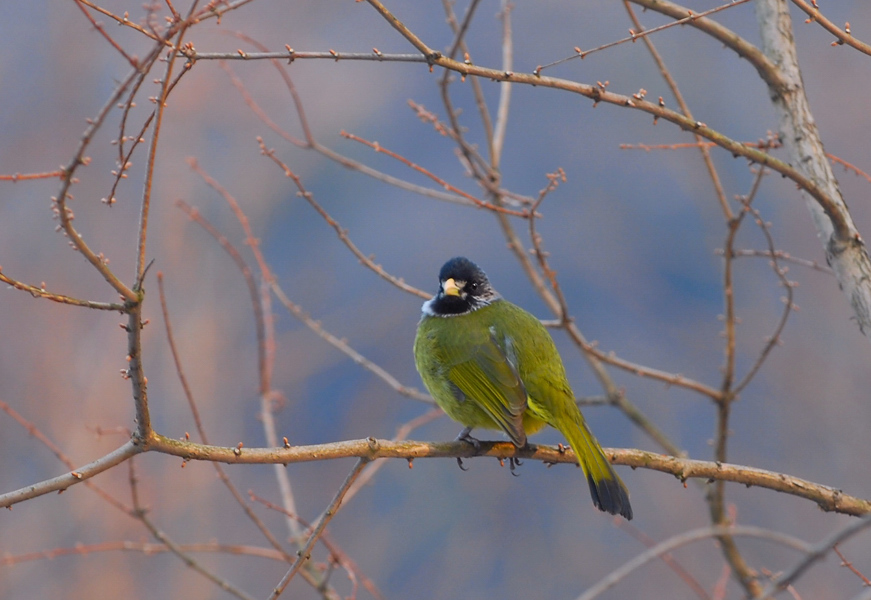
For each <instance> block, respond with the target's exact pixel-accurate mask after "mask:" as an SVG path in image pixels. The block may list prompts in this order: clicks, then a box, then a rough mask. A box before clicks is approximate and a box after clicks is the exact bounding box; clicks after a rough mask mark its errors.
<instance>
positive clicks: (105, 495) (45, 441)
mask: <svg viewBox="0 0 871 600" xmlns="http://www.w3.org/2000/svg"><path fill="white" fill-rule="evenodd" d="M0 410H2V411H3V412H5V413H6V414H7V415H9V416H10V417H12V418H13V419H14V420H15V421H16V422H17V423H18V424H19V425H21V426H22V427H23V428H24V429H26V430H27V433H28V434H30V435H31V436H33V437H34V438H35V439H36V440H38V441H39V442H40V443H41V444H42V445H43V446H45V447H46V448H48V449H49V450H50V451H51V452H52V454H54V455H55V456H56V457H57V458H58V460H59V461H61V462H62V463H63V464H65V465H66V467H67V468H68V469H69V470H70V471H76V465H75V463H73V461H72V460H71V459H70V457H69V456H67V455H66V453H65V452H64V451H63V450H61V448H60V446H58V445H57V444H55V443H54V442H53V441H52V440H51V439H50V438H49V437H48V436H47V435H45V434H44V433H43V432H42V430H40V429H39V427H37V426H36V424H35V423H33V422H32V421H29V420H28V419H26V418H24V415H22V414H21V413H19V412H18V411H17V410H15V409H14V408H12V407H11V406H9V405H8V404H7V403H6V402H4V401H2V400H0ZM127 436H128V437H129V436H130V432H129V431H128V432H127ZM76 472H79V471H76ZM82 483H84V485H85V487H87V488H90V489H91V490H93V491H94V492H96V493H97V495H98V496H100V498H102V499H103V500H105V501H106V502H108V503H109V504H111V505H112V506H114V507H115V508H117V509H118V510H120V511H121V512H123V513H125V514H127V515H130V516H133V509H132V508H131V507H129V506H127V505H126V504H124V503H123V502H121V501H120V500H118V499H117V498H115V497H114V496H112V495H111V494H110V493H109V492H107V491H105V490H104V489H103V488H101V487H100V486H98V485H97V484H96V483H94V482H93V481H91V480H90V479H84V480H83V481H82Z"/></svg>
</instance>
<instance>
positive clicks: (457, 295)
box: [423, 256, 499, 317]
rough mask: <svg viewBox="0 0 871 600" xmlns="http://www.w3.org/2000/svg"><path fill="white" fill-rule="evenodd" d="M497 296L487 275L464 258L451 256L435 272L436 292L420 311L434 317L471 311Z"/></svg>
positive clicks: (495, 298)
mask: <svg viewBox="0 0 871 600" xmlns="http://www.w3.org/2000/svg"><path fill="white" fill-rule="evenodd" d="M498 299H499V294H497V293H496V292H495V291H494V290H493V288H492V287H491V286H490V281H489V280H488V279H487V275H486V274H485V273H484V271H482V270H481V268H480V267H479V266H478V265H476V264H475V263H473V262H472V261H470V260H469V259H468V258H465V257H462V256H458V257H456V258H452V259H451V260H449V261H448V262H446V263H445V264H444V266H442V270H441V271H439V291H438V293H437V294H436V295H435V296H434V297H433V298H432V300H428V301H427V302H425V303H424V305H423V311H424V312H425V313H427V314H429V315H433V316H437V317H449V316H453V315H462V314H466V313H469V312H472V311H473V310H475V309H478V308H481V307H482V306H487V305H488V304H490V303H491V302H493V301H494V300H498Z"/></svg>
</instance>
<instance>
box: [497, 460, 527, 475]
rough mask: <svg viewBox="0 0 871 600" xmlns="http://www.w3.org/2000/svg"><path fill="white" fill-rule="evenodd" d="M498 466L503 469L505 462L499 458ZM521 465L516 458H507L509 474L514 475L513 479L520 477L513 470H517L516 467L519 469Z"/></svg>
mask: <svg viewBox="0 0 871 600" xmlns="http://www.w3.org/2000/svg"><path fill="white" fill-rule="evenodd" d="M499 464H500V465H502V466H503V467H504V466H505V460H504V459H502V458H500V459H499ZM522 464H523V463H522V462H521V461H520V459H519V458H517V457H516V456H509V457H508V469H509V470H510V471H511V474H512V475H514V476H515V477H520V473H518V472H517V471H516V470H515V469H517V467H519V466H520V465H522Z"/></svg>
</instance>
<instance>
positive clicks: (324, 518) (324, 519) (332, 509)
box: [269, 458, 369, 600]
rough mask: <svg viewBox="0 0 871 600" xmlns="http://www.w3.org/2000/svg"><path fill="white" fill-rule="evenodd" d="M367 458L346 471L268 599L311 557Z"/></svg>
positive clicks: (275, 596)
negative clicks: (346, 473) (306, 538)
mask: <svg viewBox="0 0 871 600" xmlns="http://www.w3.org/2000/svg"><path fill="white" fill-rule="evenodd" d="M368 462H369V461H368V459H366V458H360V459H359V460H358V461H357V463H356V464H355V465H354V468H353V469H351V472H350V473H348V476H347V477H346V478H345V481H344V482H343V483H342V485H341V487H339V491H338V492H336V495H335V496H334V497H333V500H332V502H330V505H329V506H328V507H327V509H326V510H325V511H324V513H323V515H321V518H320V519H318V522H317V524H316V525H315V527H314V529H313V530H312V532H311V535H310V536H309V538H308V541H306V543H305V546H303V547H302V549H301V550H300V551H299V557H298V558H297V559H296V561H295V562H294V563H293V565H292V566H291V567H290V569H289V570H288V571H287V573H285V575H284V577H282V578H281V581H279V582H278V585H276V586H275V589H273V590H272V594H271V595H270V596H269V598H270V600H274V599H275V598H278V597H279V596H280V595H281V593H282V592H283V591H284V588H286V587H287V584H288V583H290V580H291V579H293V577H294V576H295V575H296V573H297V572H298V571H299V569H300V567H302V565H303V564H304V563H305V562H306V561H308V560H309V559H310V558H311V551H312V548H313V547H314V545H315V543H316V542H317V541H318V538H319V537H320V536H321V534H322V533H323V531H324V528H325V527H326V526H327V524H328V523H329V522H330V521H331V520H332V519H333V517H334V516H335V515H336V513H337V512H338V511H339V508H340V507H341V505H342V499H343V498H344V497H345V493H346V492H347V491H348V488H350V487H351V484H352V483H354V480H355V479H356V478H357V476H358V475H359V474H360V471H362V470H363V467H365V466H366V463H368Z"/></svg>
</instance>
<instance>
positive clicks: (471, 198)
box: [339, 131, 529, 219]
mask: <svg viewBox="0 0 871 600" xmlns="http://www.w3.org/2000/svg"><path fill="white" fill-rule="evenodd" d="M339 135H341V136H342V137H344V138H347V139H349V140H353V141H355V142H360V143H361V144H363V145H365V146H369V147H370V148H372V149H373V150H374V151H375V152H380V153H383V154H386V155H387V156H389V157H391V158H395V159H396V160H398V161H399V162H401V163H403V164H404V165H406V166H407V167H409V168H411V169H414V170H415V171H417V172H418V173H421V174H422V175H425V176H427V177H429V178H430V179H432V180H433V181H435V182H436V183H437V184H439V185H440V186H442V187H444V188H445V189H447V190H450V191H452V192H453V193H455V194H457V195H459V196H462V197H463V198H466V199H467V200H469V201H470V202H472V203H473V204H474V205H475V206H476V207H478V208H483V209H487V210H491V211H493V212H498V213H504V214H506V215H511V216H514V217H521V218H523V219H528V218H529V213H528V212H527V211H521V210H511V209H510V208H505V207H504V206H499V205H498V204H490V203H489V202H484V201H483V200H481V199H479V198H476V197H475V196H473V195H472V194H469V193H467V192H464V191H463V190H461V189H459V188H458V187H456V186H454V185H453V184H450V183H448V182H447V181H445V180H444V179H442V178H441V177H439V176H438V175H436V174H435V173H433V172H432V171H430V170H428V169H426V168H425V167H422V166H420V165H418V164H416V163H413V162H412V161H410V160H408V159H407V158H405V157H404V156H402V155H400V154H397V153H396V152H393V151H392V150H388V149H387V148H384V147H383V146H382V145H381V144H379V143H378V142H370V141H369V140H366V139H363V138H361V137H359V136H356V135H354V134H352V133H348V132H346V131H342V132H340V133H339Z"/></svg>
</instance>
